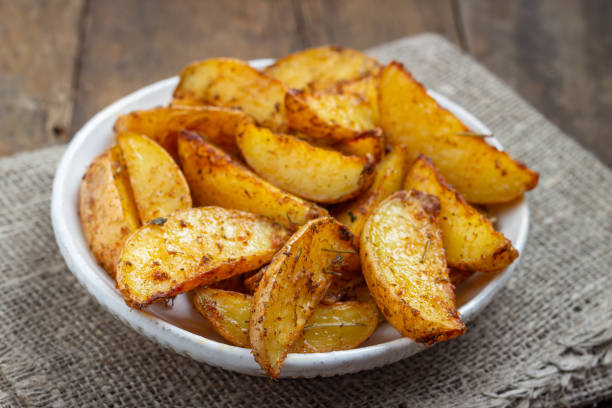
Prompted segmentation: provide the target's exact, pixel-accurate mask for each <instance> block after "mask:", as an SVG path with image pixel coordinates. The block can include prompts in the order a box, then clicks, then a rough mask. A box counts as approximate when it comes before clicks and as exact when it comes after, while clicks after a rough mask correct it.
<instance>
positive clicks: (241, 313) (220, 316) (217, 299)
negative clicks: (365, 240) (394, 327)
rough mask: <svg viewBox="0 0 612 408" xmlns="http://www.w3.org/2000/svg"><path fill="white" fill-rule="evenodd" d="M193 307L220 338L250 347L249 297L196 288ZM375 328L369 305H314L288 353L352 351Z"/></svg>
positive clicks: (373, 310) (373, 312)
mask: <svg viewBox="0 0 612 408" xmlns="http://www.w3.org/2000/svg"><path fill="white" fill-rule="evenodd" d="M194 304H195V306H196V308H197V309H198V310H199V311H200V313H202V315H203V316H204V317H206V319H207V320H208V321H209V322H210V324H211V325H212V326H213V328H214V329H215V330H216V331H217V333H219V334H220V335H221V336H222V337H223V338H224V339H226V340H227V341H228V342H230V343H231V344H233V345H235V346H239V347H245V348H248V347H250V344H249V337H248V331H249V317H250V314H251V308H252V304H253V297H252V296H249V295H243V294H241V293H236V292H230V291H225V290H219V289H210V288H198V289H196V291H195V296H194ZM377 325H378V310H377V308H376V305H375V304H373V303H368V302H356V301H349V302H339V303H335V304H333V305H318V306H317V307H315V309H314V312H313V313H312V316H310V318H309V319H308V322H307V323H306V326H305V327H304V331H303V332H302V335H301V336H300V337H299V339H298V340H297V341H296V342H295V344H294V346H293V348H292V349H291V352H293V353H325V352H329V351H335V350H347V349H352V348H355V347H357V346H358V345H359V344H361V343H363V342H364V341H365V340H367V339H368V337H370V336H371V335H372V333H373V332H374V330H375V329H376V327H377Z"/></svg>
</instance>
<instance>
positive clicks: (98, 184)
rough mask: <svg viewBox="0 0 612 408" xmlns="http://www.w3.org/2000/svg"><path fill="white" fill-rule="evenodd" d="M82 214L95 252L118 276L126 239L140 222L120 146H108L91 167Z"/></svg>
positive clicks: (85, 179) (83, 188) (85, 182)
mask: <svg viewBox="0 0 612 408" xmlns="http://www.w3.org/2000/svg"><path fill="white" fill-rule="evenodd" d="M79 215H80V217H81V225H82V226H83V233H84V235H85V240H86V241H87V243H88V245H89V248H90V249H91V252H92V254H93V255H94V257H95V258H96V260H97V261H98V263H99V264H100V266H102V268H104V269H105V270H106V271H107V272H108V273H109V274H110V275H111V276H112V277H113V278H114V277H115V266H116V264H117V262H118V261H119V256H120V255H121V248H122V247H123V243H124V242H125V240H126V239H127V238H128V236H129V235H130V234H131V233H132V232H134V231H136V229H137V228H138V227H139V225H140V220H139V218H138V210H137V209H136V206H135V204H134V198H133V196H132V192H131V188H130V185H129V180H128V179H127V169H126V168H125V167H124V166H123V165H122V157H121V152H120V151H119V147H117V146H114V147H112V148H110V149H108V150H106V151H105V152H104V153H102V154H101V155H100V156H98V157H96V158H95V159H94V161H93V162H92V163H91V164H90V165H89V167H88V168H87V171H86V172H85V175H84V176H83V182H82V183H81V189H80V191H79Z"/></svg>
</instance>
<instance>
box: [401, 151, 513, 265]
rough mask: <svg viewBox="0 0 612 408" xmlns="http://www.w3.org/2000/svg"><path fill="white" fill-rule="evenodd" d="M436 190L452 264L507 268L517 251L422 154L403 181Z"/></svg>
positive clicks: (413, 185)
mask: <svg viewBox="0 0 612 408" xmlns="http://www.w3.org/2000/svg"><path fill="white" fill-rule="evenodd" d="M411 188H414V189H415V190H419V191H422V192H424V193H429V194H433V195H435V196H436V197H438V198H439V199H440V227H441V228H442V240H443V241H444V250H445V252H446V261H447V262H448V266H450V267H451V268H457V269H463V270H468V271H481V272H494V271H498V270H500V269H504V268H505V267H507V266H508V265H510V264H511V263H512V262H513V261H514V260H515V259H516V258H517V257H518V251H517V250H516V249H514V247H513V246H512V243H511V242H510V241H509V240H508V239H507V238H506V237H505V236H504V234H502V233H501V232H498V231H495V228H493V225H491V222H490V221H489V220H488V219H487V218H486V217H485V216H484V215H482V214H480V213H479V212H478V211H477V210H476V209H475V208H474V207H472V206H471V205H469V204H468V203H467V202H466V201H465V200H464V199H463V197H461V195H460V194H459V193H457V192H456V191H455V190H454V189H453V188H452V187H451V186H449V185H448V184H446V182H445V181H444V179H443V178H442V176H441V175H440V173H438V172H437V171H436V169H435V168H434V166H433V163H432V162H431V160H429V159H428V158H427V157H425V156H423V155H421V156H419V158H418V159H417V161H416V162H415V163H414V165H413V166H412V168H411V169H410V171H409V172H408V175H407V176H406V180H405V183H404V189H405V190H409V189H411Z"/></svg>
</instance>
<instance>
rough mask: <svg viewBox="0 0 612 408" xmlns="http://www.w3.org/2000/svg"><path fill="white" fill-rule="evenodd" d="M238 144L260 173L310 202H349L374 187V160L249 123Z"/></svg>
mask: <svg viewBox="0 0 612 408" xmlns="http://www.w3.org/2000/svg"><path fill="white" fill-rule="evenodd" d="M236 141H237V143H238V147H239V148H240V151H241V152H242V155H243V156H244V158H245V160H246V162H247V163H248V164H249V166H250V167H251V168H253V169H254V170H255V172H256V173H258V174H259V175H260V176H262V177H263V178H265V179H266V180H268V181H269V182H270V183H272V184H274V185H275V186H277V187H280V188H282V189H283V190H286V191H288V192H290V193H293V194H295V195H297V196H300V197H303V198H305V199H307V200H311V201H316V202H320V203H337V202H340V201H345V200H348V199H350V198H352V197H355V196H357V195H359V193H361V192H362V191H364V190H365V189H367V188H368V187H369V185H370V184H371V183H372V179H373V175H374V172H373V170H374V160H373V158H371V157H358V156H345V155H343V154H342V153H339V152H337V151H334V150H328V149H324V148H321V147H315V146H312V145H310V144H309V143H308V142H305V141H303V140H300V139H298V138H296V137H294V136H290V135H285V134H279V133H274V132H272V131H271V130H269V129H266V128H262V127H258V126H256V125H254V124H252V123H246V122H241V123H240V124H239V125H238V133H237V135H236Z"/></svg>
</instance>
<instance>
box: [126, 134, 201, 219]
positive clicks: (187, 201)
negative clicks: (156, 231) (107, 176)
mask: <svg viewBox="0 0 612 408" xmlns="http://www.w3.org/2000/svg"><path fill="white" fill-rule="evenodd" d="M117 143H118V145H119V148H120V149H121V153H122V156H123V158H124V160H125V164H126V166H127V169H128V174H129V176H130V184H131V186H132V191H133V192H134V199H135V202H136V207H137V208H138V214H139V215H140V219H141V220H142V222H143V223H147V222H149V221H151V220H153V219H155V218H158V217H164V216H166V215H168V214H170V213H171V212H173V211H176V210H182V209H185V208H190V207H191V194H190V192H189V186H188V185H187V181H186V180H185V177H184V176H183V173H182V172H181V169H180V168H179V167H178V166H177V164H176V163H175V162H174V160H172V157H171V156H170V155H169V154H168V152H166V151H165V150H164V149H163V148H162V147H161V146H160V145H158V144H157V143H155V142H154V141H153V140H151V139H149V138H148V137H146V136H143V135H139V134H137V133H132V132H123V133H119V134H118V135H117Z"/></svg>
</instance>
